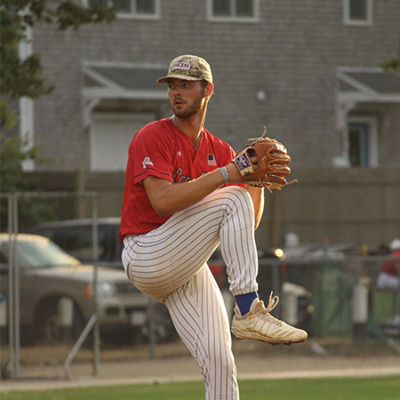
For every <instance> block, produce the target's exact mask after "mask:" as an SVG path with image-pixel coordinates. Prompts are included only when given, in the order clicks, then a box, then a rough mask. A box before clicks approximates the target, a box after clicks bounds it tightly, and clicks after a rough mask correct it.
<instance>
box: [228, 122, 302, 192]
mask: <svg viewBox="0 0 400 400" xmlns="http://www.w3.org/2000/svg"><path fill="white" fill-rule="evenodd" d="M266 132H267V129H266V128H264V133H263V135H262V136H261V137H259V138H258V139H249V141H252V143H251V144H250V146H249V147H247V148H246V149H244V150H243V151H241V152H240V153H238V154H237V155H236V157H235V158H234V159H233V161H234V163H235V165H236V167H237V168H238V170H239V172H240V174H241V175H242V178H243V182H245V183H247V184H248V185H251V186H256V187H265V188H267V189H268V190H269V191H270V192H271V193H272V189H277V190H281V188H282V187H284V186H286V185H290V184H291V183H294V182H297V179H294V180H292V181H290V182H288V181H287V180H286V179H285V178H286V177H287V176H288V175H289V174H290V168H289V167H288V164H289V163H290V157H289V156H288V154H287V150H286V148H285V146H284V145H283V144H282V143H279V142H278V141H276V140H275V139H270V138H268V137H264V136H265V133H266ZM255 157H256V158H257V162H253V163H252V161H251V160H250V158H255Z"/></svg>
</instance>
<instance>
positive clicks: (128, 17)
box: [82, 0, 161, 20]
mask: <svg viewBox="0 0 400 400" xmlns="http://www.w3.org/2000/svg"><path fill="white" fill-rule="evenodd" d="M130 1H131V2H132V1H135V2H136V0H130ZM82 4H83V5H84V6H85V7H88V6H89V0H82ZM112 4H113V0H108V5H112ZM154 6H155V12H154V14H138V13H135V12H130V13H124V12H117V19H119V20H131V19H134V20H159V19H161V0H154Z"/></svg>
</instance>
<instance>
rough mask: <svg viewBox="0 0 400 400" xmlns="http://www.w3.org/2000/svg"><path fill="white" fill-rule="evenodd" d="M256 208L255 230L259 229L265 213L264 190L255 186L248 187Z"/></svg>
mask: <svg viewBox="0 0 400 400" xmlns="http://www.w3.org/2000/svg"><path fill="white" fill-rule="evenodd" d="M246 189H247V191H248V192H249V194H250V196H251V199H252V200H253V206H254V223H255V225H254V229H257V228H258V226H259V225H260V222H261V217H262V215H263V212H264V189H263V188H259V187H254V186H249V185H247V186H246Z"/></svg>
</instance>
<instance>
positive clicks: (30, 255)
mask: <svg viewBox="0 0 400 400" xmlns="http://www.w3.org/2000/svg"><path fill="white" fill-rule="evenodd" d="M8 246H9V244H8V242H5V243H3V245H2V248H3V250H4V251H5V252H6V253H8ZM17 261H18V264H19V265H20V266H23V267H27V266H29V267H36V268H40V267H48V266H56V265H58V266H60V265H79V264H80V262H79V261H78V260H77V259H76V258H74V257H72V256H70V255H69V254H67V253H65V252H64V251H63V250H61V249H60V248H59V247H58V246H57V245H55V244H54V243H52V242H50V241H23V240H18V243H17Z"/></svg>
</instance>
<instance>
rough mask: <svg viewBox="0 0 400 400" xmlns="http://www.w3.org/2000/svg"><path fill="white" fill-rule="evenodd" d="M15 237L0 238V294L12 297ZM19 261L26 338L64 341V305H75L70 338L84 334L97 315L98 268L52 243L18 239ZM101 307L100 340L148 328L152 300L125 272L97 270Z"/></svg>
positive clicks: (34, 238)
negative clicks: (61, 309)
mask: <svg viewBox="0 0 400 400" xmlns="http://www.w3.org/2000/svg"><path fill="white" fill-rule="evenodd" d="M11 243H12V242H11V241H10V236H9V235H8V234H0V261H1V263H0V275H1V280H0V292H2V293H3V294H4V295H5V297H6V299H7V298H8V295H9V286H8V285H9V283H8V277H9V264H8V263H9V257H10V247H11V246H10V244H11ZM15 243H16V260H17V264H18V266H19V271H20V274H19V276H20V285H19V287H20V296H19V299H20V323H21V332H22V333H23V334H26V333H28V332H30V333H31V334H32V337H33V338H34V339H36V340H37V341H41V342H45V343H48V344H53V343H57V342H59V341H60V339H61V337H60V335H61V325H60V314H59V304H60V300H61V299H70V300H72V304H73V321H72V328H71V335H72V338H73V339H77V337H78V336H79V335H80V333H81V332H82V330H83V328H84V327H85V325H86V323H87V322H88V320H89V319H90V317H91V316H92V315H93V311H94V308H93V304H94V303H93V293H94V290H95V289H94V287H93V276H94V267H93V266H92V265H83V264H82V263H81V262H80V261H79V260H77V259H76V258H74V257H72V256H70V255H69V254H67V253H66V252H65V251H63V250H62V249H61V248H60V247H59V246H57V245H56V244H54V243H53V242H52V241H50V240H49V239H48V238H45V237H43V236H38V235H32V234H19V235H18V236H17V240H16V242H15ZM97 282H98V283H97V296H98V297H97V305H98V318H99V323H100V331H101V334H103V333H104V334H107V333H108V334H112V333H113V332H114V333H118V332H120V331H121V330H126V331H127V332H129V334H132V335H134V331H135V329H140V328H142V327H143V326H145V325H146V322H147V316H146V310H147V306H148V297H147V296H145V295H144V294H142V293H141V292H139V291H138V290H137V289H136V288H135V287H134V286H133V285H132V284H131V283H130V282H129V281H128V280H127V278H126V274H125V272H124V271H118V270H116V269H112V268H106V267H98V273H97Z"/></svg>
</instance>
